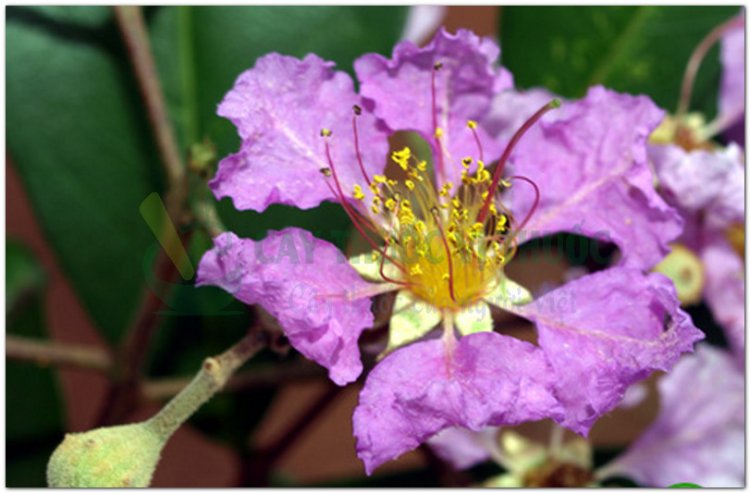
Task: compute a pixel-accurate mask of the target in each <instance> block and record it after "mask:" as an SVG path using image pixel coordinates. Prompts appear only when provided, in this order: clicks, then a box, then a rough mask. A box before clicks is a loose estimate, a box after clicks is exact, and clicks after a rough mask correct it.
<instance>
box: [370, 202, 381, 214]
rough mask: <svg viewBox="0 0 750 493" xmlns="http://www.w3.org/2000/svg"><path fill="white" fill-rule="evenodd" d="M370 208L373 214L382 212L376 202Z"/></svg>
mask: <svg viewBox="0 0 750 493" xmlns="http://www.w3.org/2000/svg"><path fill="white" fill-rule="evenodd" d="M370 210H371V211H372V213H373V214H380V209H379V208H378V206H377V205H375V204H372V207H370Z"/></svg>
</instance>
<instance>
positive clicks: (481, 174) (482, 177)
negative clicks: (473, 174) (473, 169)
mask: <svg viewBox="0 0 750 493" xmlns="http://www.w3.org/2000/svg"><path fill="white" fill-rule="evenodd" d="M490 178H492V175H491V174H490V172H489V171H487V170H486V169H480V170H479V171H477V183H484V182H486V181H490Z"/></svg>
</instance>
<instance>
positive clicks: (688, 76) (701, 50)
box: [675, 17, 744, 121]
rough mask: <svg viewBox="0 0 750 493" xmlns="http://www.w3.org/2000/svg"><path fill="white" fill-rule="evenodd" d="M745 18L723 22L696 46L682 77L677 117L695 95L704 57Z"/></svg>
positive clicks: (678, 117) (681, 114) (680, 116)
mask: <svg viewBox="0 0 750 493" xmlns="http://www.w3.org/2000/svg"><path fill="white" fill-rule="evenodd" d="M743 22H744V18H736V17H732V18H731V19H729V20H727V21H724V22H722V23H721V24H719V25H718V26H716V27H715V28H714V29H713V31H711V32H710V33H708V34H707V35H706V37H705V38H703V40H701V42H700V43H698V46H696V47H695V50H694V51H693V54H692V55H690V59H689V60H688V64H687V67H685V75H684V76H683V77H682V89H681V90H680V100H679V102H678V103H677V111H676V112H675V119H676V120H678V121H679V120H680V119H681V118H682V116H683V115H685V113H687V110H688V108H689V106H690V98H691V96H692V95H693V84H695V77H696V75H698V69H699V68H700V66H701V63H702V62H703V58H704V57H705V56H706V54H707V53H708V50H710V49H711V48H712V47H713V45H714V44H716V42H717V41H719V40H720V39H721V37H722V36H723V35H724V33H726V32H727V31H728V30H729V29H731V28H733V27H734V26H735V25H742V23H743Z"/></svg>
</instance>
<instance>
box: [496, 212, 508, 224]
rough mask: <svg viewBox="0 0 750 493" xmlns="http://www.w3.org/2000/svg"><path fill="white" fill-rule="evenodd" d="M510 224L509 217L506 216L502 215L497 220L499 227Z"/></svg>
mask: <svg viewBox="0 0 750 493" xmlns="http://www.w3.org/2000/svg"><path fill="white" fill-rule="evenodd" d="M507 223H508V216H506V215H505V214H500V215H499V216H498V218H497V224H498V225H499V226H505V225H506V224H507Z"/></svg>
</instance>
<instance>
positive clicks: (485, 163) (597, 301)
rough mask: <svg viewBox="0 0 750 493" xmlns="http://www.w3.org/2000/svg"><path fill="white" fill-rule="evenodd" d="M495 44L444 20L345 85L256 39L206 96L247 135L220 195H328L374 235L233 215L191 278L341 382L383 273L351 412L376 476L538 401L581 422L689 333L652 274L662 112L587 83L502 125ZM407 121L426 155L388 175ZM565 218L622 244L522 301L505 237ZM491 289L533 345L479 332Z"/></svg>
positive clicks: (485, 324)
mask: <svg viewBox="0 0 750 493" xmlns="http://www.w3.org/2000/svg"><path fill="white" fill-rule="evenodd" d="M498 55H499V48H498V46H497V45H496V44H495V43H494V42H493V41H491V40H489V39H482V38H479V37H477V36H475V35H474V34H472V33H470V32H468V31H459V32H458V33H456V34H449V33H447V32H445V31H440V32H439V33H438V34H437V35H436V37H435V39H434V40H433V41H432V42H431V43H430V44H428V45H427V46H426V47H424V48H418V47H416V46H415V45H413V44H412V43H410V42H403V43H400V44H399V45H397V46H396V47H395V49H394V52H393V56H392V58H391V59H387V58H385V57H383V56H381V55H376V54H367V55H364V56H362V57H361V58H360V59H358V60H357V61H356V62H355V70H356V72H357V75H358V78H359V83H360V84H359V86H360V95H357V94H355V93H354V90H353V83H352V81H351V79H350V78H349V77H348V76H347V75H346V74H344V73H342V72H336V71H335V70H334V69H333V64H331V63H329V62H325V61H323V60H321V59H319V58H318V57H316V56H314V55H308V56H307V57H305V58H304V59H303V60H298V59H294V58H291V57H285V56H282V55H278V54H270V55H267V56H265V57H263V58H261V59H259V60H258V61H257V63H256V65H255V67H254V68H252V69H250V70H248V71H246V72H245V73H243V74H242V75H240V77H239V78H238V80H237V82H236V84H235V87H234V88H233V89H232V90H231V91H230V92H229V93H228V94H227V96H226V98H225V99H224V101H223V102H222V104H221V105H220V106H219V113H220V114H221V115H224V116H227V117H228V118H230V119H231V120H232V121H233V122H234V123H235V125H236V126H237V127H238V130H239V133H240V136H241V137H242V146H241V149H240V151H239V152H238V153H236V154H234V155H231V156H229V157H227V158H225V159H224V160H223V161H222V162H221V163H220V166H219V170H218V172H217V175H216V177H215V178H214V180H213V181H212V182H211V187H212V189H213V191H214V193H215V194H216V196H217V197H218V198H221V197H231V198H232V200H233V201H234V204H235V206H236V207H238V208H240V209H253V210H257V211H262V210H264V209H265V208H266V207H267V206H268V205H269V204H272V203H283V204H289V205H296V206H298V207H302V208H307V207H314V206H316V205H318V204H319V203H320V202H322V201H324V200H328V201H336V202H338V203H339V204H341V206H342V207H343V208H344V210H345V211H346V213H347V214H348V215H349V216H350V218H351V219H352V222H353V224H354V226H355V228H356V229H357V230H358V231H359V232H360V233H361V234H362V236H363V238H364V239H365V241H367V242H368V243H369V245H370V246H371V247H372V249H373V251H372V253H369V254H364V255H360V256H358V257H355V258H352V259H350V261H349V262H346V261H345V259H344V257H343V254H340V253H337V251H336V249H335V248H334V247H333V246H332V245H330V244H329V243H327V242H324V241H322V240H318V239H314V238H313V237H312V236H311V235H309V234H305V233H303V232H300V231H299V230H294V229H288V230H284V231H281V232H276V233H273V234H271V235H270V236H269V237H268V238H266V239H264V240H261V241H258V242H253V241H250V240H239V239H237V238H236V237H234V236H233V235H231V234H225V235H222V236H220V237H219V238H217V239H216V246H215V247H214V249H213V250H211V251H210V252H209V253H208V254H206V257H205V258H204V260H203V261H202V262H201V266H200V268H199V282H200V284H204V285H205V284H210V285H218V286H221V287H223V288H224V289H227V290H228V291H230V292H231V293H233V294H235V296H237V297H238V298H239V299H241V300H243V301H245V302H247V303H257V304H260V305H261V306H263V307H264V308H266V309H267V310H268V311H270V312H271V313H272V314H273V315H275V316H276V317H277V318H278V319H279V321H280V323H281V326H282V327H283V328H284V330H286V331H287V333H288V334H289V338H290V342H291V344H292V345H293V346H294V347H296V348H297V349H299V350H300V351H301V352H302V353H303V354H305V355H307V356H308V357H310V358H312V359H314V360H315V361H317V362H318V363H320V364H322V365H324V366H326V367H327V368H328V369H329V371H330V374H331V378H332V379H333V380H334V381H336V382H337V383H339V384H344V383H347V382H350V381H352V380H354V379H356V378H357V376H358V375H359V373H360V372H361V369H362V366H361V363H360V362H359V358H358V354H359V353H358V347H357V338H358V336H359V334H360V333H361V331H362V330H364V329H365V328H367V327H368V326H370V325H371V324H372V318H373V317H372V314H371V311H370V303H371V301H370V299H371V297H372V296H374V295H376V294H379V293H384V292H388V291H395V292H397V295H396V299H395V305H394V310H393V313H392V315H391V318H390V325H389V341H388V347H387V349H386V351H385V353H384V356H385V357H384V358H383V359H382V361H380V363H379V364H378V365H377V366H376V367H375V368H374V369H373V370H372V371H371V372H370V374H369V375H368V377H367V381H366V382H365V386H364V388H363V390H362V393H361V395H360V402H359V406H358V407H357V409H356V411H355V413H354V434H355V436H356V437H357V453H358V455H359V457H360V458H361V459H362V460H363V461H364V462H365V468H366V470H367V472H368V473H370V472H371V471H372V470H373V469H374V468H376V467H377V466H378V465H380V464H382V463H383V462H386V461H388V460H391V459H393V458H395V457H397V456H399V455H400V454H402V453H404V452H406V451H408V450H410V449H413V448H415V447H416V446H418V445H419V444H420V443H422V442H424V441H425V440H427V439H428V438H430V437H431V436H433V435H435V434H436V433H438V432H440V431H441V430H444V429H446V428H450V427H455V426H460V427H464V428H468V429H472V430H479V429H481V428H484V427H486V426H506V425H511V424H518V423H522V422H525V421H530V420H538V419H543V418H552V419H554V420H555V421H557V422H559V423H561V424H563V425H564V426H567V427H569V428H571V429H573V430H575V431H576V432H578V433H581V434H585V433H587V431H588V430H589V428H590V427H591V425H592V424H593V423H594V421H595V420H596V419H597V418H598V417H600V416H601V415H603V414H604V413H606V412H608V411H609V410H611V409H613V408H614V407H615V406H616V405H617V404H618V402H619V401H620V400H621V399H622V397H623V394H624V392H625V390H626V389H627V387H628V386H629V385H630V384H632V383H634V382H636V381H638V380H641V379H643V378H645V377H646V376H647V375H648V374H649V373H650V372H652V371H654V370H669V369H670V368H671V367H672V365H674V363H675V362H676V361H677V359H678V357H679V355H680V354H681V353H683V352H686V351H690V350H691V349H692V345H693V343H694V342H695V341H696V340H698V339H700V338H701V337H702V334H701V333H700V332H699V331H698V330H696V329H695V328H694V327H693V325H692V323H691V322H690V320H689V319H688V317H687V316H686V315H685V313H684V312H683V311H681V310H680V308H679V306H678V301H677V298H676V295H675V293H674V289H673V287H672V286H671V283H669V281H668V280H667V279H666V278H664V277H663V276H661V275H659V274H646V273H644V272H645V271H647V270H648V269H650V268H651V267H653V265H654V264H656V263H657V262H659V261H660V260H661V258H662V257H663V256H664V254H665V253H666V252H667V251H668V247H667V244H668V243H669V242H671V241H672V240H674V239H675V238H676V237H677V236H679V235H680V233H681V230H682V223H681V219H680V217H679V215H678V214H677V213H676V212H675V211H674V210H673V209H672V208H671V207H670V206H668V205H667V204H666V203H665V202H664V201H663V200H662V199H661V197H659V195H658V194H656V192H655V191H654V189H653V186H652V176H651V174H650V171H649V168H648V164H647V156H646V139H647V137H648V135H649V133H650V132H651V131H652V130H653V129H654V128H655V127H656V125H658V123H659V121H660V120H661V118H662V112H661V111H660V110H658V109H657V108H656V107H655V106H654V105H653V103H652V102H651V101H650V100H649V99H648V98H646V97H634V96H628V95H623V94H617V93H614V92H612V91H608V90H606V89H604V88H601V87H596V88H592V89H591V90H590V91H589V94H588V95H587V96H586V97H585V98H584V99H582V100H580V101H576V102H571V103H569V104H566V106H565V108H563V109H562V110H560V111H559V112H557V113H556V114H555V113H551V114H549V115H547V112H548V111H549V110H551V109H553V108H555V107H556V106H557V104H556V101H552V102H549V101H548V102H547V104H543V106H542V107H541V108H539V107H538V106H537V108H534V110H536V111H535V112H534V110H532V111H530V112H529V113H527V114H526V115H524V117H523V120H520V128H509V127H508V125H516V124H519V122H518V121H517V120H515V119H513V118H509V117H504V116H503V109H502V105H503V104H504V103H503V102H502V101H505V100H506V99H505V98H506V95H507V94H513V93H512V92H511V91H512V78H511V76H510V74H509V73H508V72H507V71H506V70H505V69H503V68H499V67H497V66H496V65H495V60H496V58H497V56H498ZM519 97H521V96H520V95H519ZM514 111H515V110H514ZM532 113H533V115H532ZM545 115H546V116H545ZM536 122H538V126H536V127H533V125H534V124H535V123H536ZM485 124H487V126H488V127H487V128H489V129H490V130H489V131H488V130H484V129H483V127H484V125H485ZM399 131H412V132H416V133H417V134H419V135H420V136H421V137H422V138H423V139H424V140H425V141H426V142H427V144H428V145H429V147H430V149H431V152H432V155H433V159H432V162H431V163H430V162H428V161H427V159H426V158H427V157H429V156H417V154H416V152H415V151H414V150H412V149H411V148H410V147H404V148H402V149H399V150H396V151H394V152H392V153H391V154H390V168H389V170H388V172H387V173H386V172H384V169H385V166H386V150H387V138H388V137H389V136H390V135H392V134H393V133H394V132H399ZM524 134H525V136H524ZM521 136H524V137H523V138H522V139H520V138H521ZM519 139H520V140H519ZM508 142H510V143H508ZM516 144H517V145H516ZM498 158H500V159H499V162H498V164H497V165H496V166H495V168H494V170H492V171H490V169H489V163H490V162H493V161H495V160H496V159H498ZM506 163H507V166H506ZM566 231H567V232H576V233H579V234H583V235H589V236H595V237H598V238H599V239H604V240H608V241H611V242H613V243H615V244H616V245H617V246H618V247H619V249H620V253H621V256H620V260H619V262H618V263H617V264H616V265H614V266H612V267H610V268H608V269H606V270H604V271H601V272H599V273H597V274H593V275H589V276H584V277H582V278H580V279H577V280H575V281H573V282H570V283H568V284H566V285H564V286H562V287H561V288H559V289H556V290H554V291H552V292H550V293H548V294H546V295H544V296H542V297H540V298H539V299H537V300H532V299H531V296H530V294H529V292H528V291H527V290H526V289H524V288H523V287H522V286H519V285H518V284H516V283H514V282H513V281H512V280H510V279H509V278H508V277H507V276H506V275H505V273H504V268H505V266H506V264H507V263H508V262H509V261H510V260H511V259H512V258H513V256H514V254H515V252H516V249H517V246H518V244H519V243H521V242H523V241H526V240H528V239H531V238H534V237H539V236H543V235H548V234H553V233H557V232H566ZM287 236H291V237H292V238H293V239H292V240H285V239H284V238H285V237H287ZM295 248H296V253H297V255H293V254H292V253H291V250H293V249H295ZM269 259H270V260H269ZM360 276H361V277H360ZM295 290H298V291H295ZM491 305H492V306H495V307H497V308H499V309H502V310H506V311H509V312H512V313H514V314H516V315H518V316H520V317H524V318H526V319H528V320H530V321H532V322H534V323H536V325H537V328H538V331H539V345H534V344H531V343H528V342H523V341H520V340H517V339H514V338H512V337H508V336H504V335H501V334H499V333H496V332H493V322H492V317H491V311H490V306H491ZM441 322H442V324H441ZM438 327H439V329H438ZM435 329H438V330H435Z"/></svg>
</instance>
